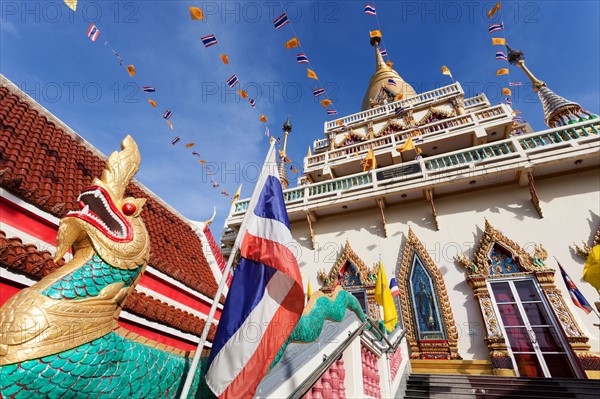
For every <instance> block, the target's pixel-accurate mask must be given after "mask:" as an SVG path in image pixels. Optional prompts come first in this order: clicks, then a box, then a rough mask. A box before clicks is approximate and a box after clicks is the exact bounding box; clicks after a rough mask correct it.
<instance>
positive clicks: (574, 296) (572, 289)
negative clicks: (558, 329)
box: [556, 260, 592, 314]
mask: <svg viewBox="0 0 600 399" xmlns="http://www.w3.org/2000/svg"><path fill="white" fill-rule="evenodd" d="M556 263H557V264H558V268H559V269H560V274H562V278H563V280H564V281H565V285H566V286H567V290H569V295H571V300H572V301H573V303H574V304H575V306H577V307H578V308H580V309H581V310H583V311H584V312H585V313H586V314H589V313H590V312H591V311H592V307H591V306H590V304H589V302H588V301H587V300H586V299H585V298H584V296H583V294H582V293H581V292H580V291H579V290H578V289H577V287H576V286H575V283H574V282H573V280H571V277H569V275H568V274H567V272H565V270H564V269H563V268H562V266H561V265H560V263H558V260H557V261H556Z"/></svg>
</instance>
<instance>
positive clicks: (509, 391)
mask: <svg viewBox="0 0 600 399" xmlns="http://www.w3.org/2000/svg"><path fill="white" fill-rule="evenodd" d="M407 389H409V390H411V391H419V392H427V393H430V394H457V395H502V396H510V397H530V398H547V397H548V395H549V394H550V393H551V394H552V396H553V397H555V398H573V397H574V396H575V395H579V394H581V395H593V394H594V393H593V392H569V391H566V390H565V391H556V390H548V389H547V390H529V389H522V388H520V387H510V386H509V387H500V386H496V387H486V388H481V387H467V386H464V387H454V386H452V387H449V386H429V387H416V386H413V385H410V384H409V385H408V386H407ZM595 396H596V397H597V395H595Z"/></svg>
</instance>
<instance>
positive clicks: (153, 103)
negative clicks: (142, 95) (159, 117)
mask: <svg viewBox="0 0 600 399" xmlns="http://www.w3.org/2000/svg"><path fill="white" fill-rule="evenodd" d="M148 102H149V103H150V105H152V106H153V107H154V108H156V101H154V100H152V99H148Z"/></svg>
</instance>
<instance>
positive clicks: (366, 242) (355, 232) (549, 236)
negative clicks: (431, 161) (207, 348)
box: [292, 170, 600, 360]
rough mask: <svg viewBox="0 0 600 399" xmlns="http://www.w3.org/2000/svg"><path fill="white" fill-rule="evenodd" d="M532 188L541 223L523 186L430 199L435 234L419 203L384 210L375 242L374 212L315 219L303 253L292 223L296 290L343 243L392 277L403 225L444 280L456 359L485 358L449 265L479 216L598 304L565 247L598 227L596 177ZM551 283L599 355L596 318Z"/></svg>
mask: <svg viewBox="0 0 600 399" xmlns="http://www.w3.org/2000/svg"><path fill="white" fill-rule="evenodd" d="M535 186H536V189H537V193H538V196H539V198H540V202H541V208H542V211H543V215H544V218H541V219H540V218H539V216H538V215H537V212H536V211H535V209H534V207H533V205H532V204H531V201H530V195H529V189H528V187H519V186H518V185H517V184H516V183H515V184H511V185H505V186H499V187H495V188H490V189H482V190H478V191H472V192H467V193H463V194H459V195H452V196H448V197H442V198H436V199H435V206H436V210H437V213H438V221H439V224H440V230H439V231H436V229H435V224H434V222H433V216H432V214H431V208H430V205H429V203H428V202H427V201H425V200H423V201H421V202H412V203H408V204H405V205H397V206H388V207H387V208H385V218H386V222H387V229H388V236H387V238H384V236H383V227H382V223H381V217H380V212H379V209H378V208H375V207H374V208H373V209H370V210H365V211H360V212H349V213H348V214H339V215H336V216H331V217H324V218H320V219H319V220H318V221H317V222H316V223H313V228H314V231H315V234H316V245H317V250H312V249H311V245H310V235H309V230H308V226H307V223H306V222H297V223H294V224H292V232H293V235H294V238H295V239H296V240H297V242H298V244H299V246H298V247H297V252H298V258H299V259H298V261H299V265H300V268H301V272H302V276H303V280H304V284H306V283H307V281H308V279H310V282H311V285H312V287H313V289H314V290H316V289H318V288H319V287H320V283H319V282H318V280H317V271H318V270H319V269H325V271H326V272H327V273H329V270H330V269H331V267H332V266H333V264H334V263H335V261H336V260H337V258H338V255H339V254H340V252H341V250H342V248H343V246H344V243H345V241H346V240H349V242H350V245H351V247H352V249H353V250H354V251H355V252H356V254H357V255H358V256H359V257H360V258H361V259H362V260H363V261H364V262H365V264H367V265H369V266H372V265H373V264H374V263H375V262H377V261H378V260H379V257H380V256H381V260H382V261H383V262H384V265H385V269H386V273H387V276H388V278H391V277H392V275H396V267H397V265H398V264H399V263H400V261H401V258H402V252H403V250H404V245H405V242H406V237H407V233H408V226H409V225H410V227H411V228H412V229H413V231H414V232H415V234H416V235H417V237H418V238H419V239H420V240H421V242H422V243H423V245H424V247H425V248H426V250H427V252H428V253H429V255H430V256H431V257H432V259H433V260H434V262H435V263H436V264H437V266H438V267H439V268H440V271H441V273H442V275H443V276H444V283H445V285H446V290H447V291H448V295H449V298H450V302H451V307H452V311H453V315H454V319H455V321H456V325H457V329H458V332H459V342H458V351H459V354H460V355H461V356H462V357H463V359H465V360H470V359H474V360H488V359H489V351H488V348H487V346H486V345H485V343H484V340H483V339H484V325H483V320H482V316H481V312H480V309H479V306H478V304H477V302H476V301H475V299H474V298H473V291H472V289H471V288H470V287H469V285H468V284H467V282H466V280H465V272H464V270H463V268H462V266H460V265H459V264H457V263H456V262H455V261H454V257H455V256H456V255H462V254H467V255H468V256H469V257H471V255H472V252H473V250H474V248H475V246H476V245H477V244H478V242H479V240H480V239H481V237H482V233H483V228H484V218H487V219H488V220H489V221H490V223H491V224H492V226H494V227H495V228H496V229H497V230H499V231H501V232H502V233H503V234H504V235H506V236H507V237H508V238H509V239H511V240H513V241H514V242H516V243H517V244H518V245H520V246H521V247H523V248H524V249H525V250H526V251H527V252H530V253H532V252H533V245H534V243H540V244H542V245H543V246H544V247H545V248H546V250H547V251H548V259H547V260H546V264H547V266H549V267H550V268H552V269H555V270H557V269H558V267H557V264H556V261H555V260H554V257H556V258H557V259H558V260H559V261H560V262H561V264H562V266H563V267H564V268H565V270H566V271H567V273H569V275H570V276H571V278H572V279H573V281H574V282H575V284H576V285H577V286H578V288H579V289H580V291H581V292H582V293H583V295H584V296H585V297H586V299H587V300H588V301H589V302H590V303H592V306H593V302H594V301H597V300H598V293H597V292H596V290H595V289H594V288H593V287H592V286H591V285H589V284H587V283H585V282H584V281H583V280H581V277H582V274H583V264H584V263H585V262H584V260H583V259H582V258H580V257H579V256H578V255H577V254H576V253H575V252H574V250H573V248H574V246H573V243H577V244H581V241H582V240H583V241H585V242H589V241H590V240H591V239H592V238H593V236H594V234H595V232H596V230H597V229H598V226H599V225H600V171H598V170H593V171H587V172H581V173H577V174H570V175H567V176H559V177H553V178H547V179H541V180H537V181H536V182H535ZM373 202H375V201H373ZM555 284H556V286H557V287H558V288H559V289H560V290H561V292H562V293H563V297H564V299H565V302H566V303H567V306H569V308H570V310H571V313H572V314H573V315H574V317H575V319H576V320H577V322H578V323H579V326H580V327H581V328H582V330H583V332H584V333H585V334H586V335H587V336H588V337H589V338H590V342H589V343H590V345H591V346H592V348H591V350H592V351H594V352H600V339H599V333H598V329H597V328H596V327H594V326H593V323H598V318H597V317H596V316H595V315H594V314H593V313H591V314H589V315H586V314H585V313H584V312H583V311H582V310H581V309H579V308H577V307H575V306H574V305H573V302H572V301H571V299H570V296H569V293H568V291H567V290H566V287H565V284H564V282H563V280H562V277H561V276H560V273H559V272H558V271H557V273H556V274H555ZM399 285H400V286H401V283H400V282H399Z"/></svg>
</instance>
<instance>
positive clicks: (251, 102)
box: [248, 97, 256, 108]
mask: <svg viewBox="0 0 600 399" xmlns="http://www.w3.org/2000/svg"><path fill="white" fill-rule="evenodd" d="M248 102H249V103H250V105H251V106H252V108H256V101H254V99H253V98H252V97H248Z"/></svg>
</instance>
